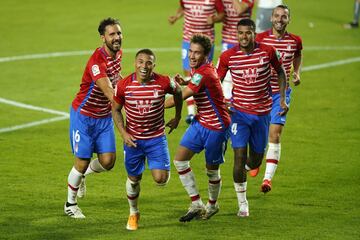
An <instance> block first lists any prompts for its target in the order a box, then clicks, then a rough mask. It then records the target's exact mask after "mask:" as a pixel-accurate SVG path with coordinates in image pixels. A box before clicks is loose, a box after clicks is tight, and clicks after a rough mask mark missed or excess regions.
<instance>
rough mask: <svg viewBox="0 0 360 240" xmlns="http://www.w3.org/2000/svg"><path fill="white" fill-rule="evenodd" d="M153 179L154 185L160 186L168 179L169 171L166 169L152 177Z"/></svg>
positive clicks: (164, 184)
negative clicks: (164, 171)
mask: <svg viewBox="0 0 360 240" xmlns="http://www.w3.org/2000/svg"><path fill="white" fill-rule="evenodd" d="M154 180H155V182H156V185H158V186H160V187H163V186H166V185H167V183H168V182H169V180H170V171H168V172H166V173H164V174H161V175H160V176H156V177H154Z"/></svg>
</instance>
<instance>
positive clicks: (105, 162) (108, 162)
mask: <svg viewBox="0 0 360 240" xmlns="http://www.w3.org/2000/svg"><path fill="white" fill-rule="evenodd" d="M115 160H116V159H115V156H113V157H109V158H107V159H102V161H101V166H102V167H103V168H105V169H106V170H107V171H110V170H111V169H113V167H114V166H115Z"/></svg>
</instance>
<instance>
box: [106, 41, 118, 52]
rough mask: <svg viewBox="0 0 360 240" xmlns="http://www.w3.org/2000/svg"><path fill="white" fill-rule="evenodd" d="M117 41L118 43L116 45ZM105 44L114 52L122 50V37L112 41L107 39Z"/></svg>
mask: <svg viewBox="0 0 360 240" xmlns="http://www.w3.org/2000/svg"><path fill="white" fill-rule="evenodd" d="M115 43H118V44H117V45H116V46H114V44H115ZM105 44H106V46H107V48H108V49H109V50H110V51H112V52H113V53H117V52H118V51H120V48H121V39H119V40H113V41H112V42H108V41H105Z"/></svg>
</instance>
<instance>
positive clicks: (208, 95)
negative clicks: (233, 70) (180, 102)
mask: <svg viewBox="0 0 360 240" xmlns="http://www.w3.org/2000/svg"><path fill="white" fill-rule="evenodd" d="M187 86H188V87H189V88H190V89H191V90H192V91H193V92H194V93H195V94H194V100H195V103H196V106H197V112H198V113H197V114H196V116H195V118H196V119H197V120H198V121H199V122H200V124H201V125H202V126H204V127H206V128H208V129H211V130H223V129H225V128H227V127H228V126H229V124H230V116H229V114H228V112H227V110H226V105H225V98H224V95H223V91H222V88H221V83H220V79H219V77H218V75H217V73H216V69H215V67H214V66H213V65H212V64H209V63H207V64H204V65H202V66H200V67H199V68H197V69H192V71H191V80H190V82H189V84H188V85H187Z"/></svg>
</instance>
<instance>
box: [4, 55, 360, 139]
mask: <svg viewBox="0 0 360 240" xmlns="http://www.w3.org/2000/svg"><path fill="white" fill-rule="evenodd" d="M354 62H360V57H356V58H349V59H344V60H339V61H335V62H328V63H323V64H317V65H312V66H307V67H303V68H302V72H308V71H314V70H318V69H323V68H329V67H334V66H339V65H344V64H349V63H354ZM0 103H5V104H9V105H13V106H16V107H21V108H26V109H31V110H36V111H42V112H47V113H52V114H56V115H61V117H55V118H49V119H44V120H41V121H36V122H30V123H26V124H22V125H17V126H13V127H7V128H0V133H3V132H11V131H15V130H19V129H23V128H28V127H33V126H38V125H42V124H46V123H50V122H55V121H61V120H65V119H68V118H69V114H68V113H66V112H61V111H56V110H52V109H48V108H42V107H36V106H32V105H29V104H24V103H19V102H15V101H11V100H7V99H4V98H0Z"/></svg>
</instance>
